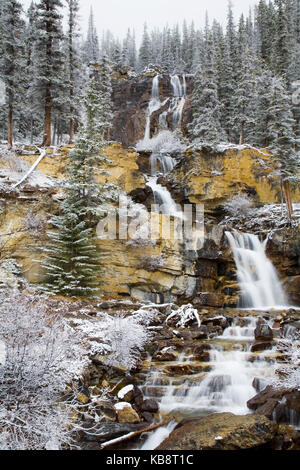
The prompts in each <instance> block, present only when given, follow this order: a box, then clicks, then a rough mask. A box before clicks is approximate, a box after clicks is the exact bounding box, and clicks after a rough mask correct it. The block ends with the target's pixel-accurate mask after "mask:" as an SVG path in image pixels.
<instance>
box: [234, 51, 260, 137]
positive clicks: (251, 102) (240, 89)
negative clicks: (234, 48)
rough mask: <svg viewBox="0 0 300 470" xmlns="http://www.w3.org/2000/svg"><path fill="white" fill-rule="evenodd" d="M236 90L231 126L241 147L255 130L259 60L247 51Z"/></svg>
mask: <svg viewBox="0 0 300 470" xmlns="http://www.w3.org/2000/svg"><path fill="white" fill-rule="evenodd" d="M242 64H243V65H242V69H241V70H240V73H239V75H238V80H237V84H236V89H235V91H234V93H233V97H232V116H231V125H232V128H233V131H234V132H235V140H236V142H238V143H239V144H240V145H242V144H244V143H245V141H247V142H250V141H251V136H252V135H253V132H254V129H255V93H256V71H257V67H258V64H257V59H256V58H255V57H254V56H253V55H252V54H251V53H250V52H249V50H247V51H246V52H245V53H244V57H243V59H242Z"/></svg>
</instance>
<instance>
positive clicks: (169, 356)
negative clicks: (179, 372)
mask: <svg viewBox="0 0 300 470" xmlns="http://www.w3.org/2000/svg"><path fill="white" fill-rule="evenodd" d="M176 357H177V356H176V352H175V349H174V348H172V347H166V348H163V349H162V350H160V351H158V352H157V353H155V354H154V356H153V358H152V359H153V361H162V362H168V361H175V360H176Z"/></svg>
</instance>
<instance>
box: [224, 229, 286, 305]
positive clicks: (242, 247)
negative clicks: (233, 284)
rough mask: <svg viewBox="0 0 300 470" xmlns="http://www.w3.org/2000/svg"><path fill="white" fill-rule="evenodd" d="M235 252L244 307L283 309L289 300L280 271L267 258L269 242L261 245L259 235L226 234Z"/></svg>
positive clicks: (241, 300)
mask: <svg viewBox="0 0 300 470" xmlns="http://www.w3.org/2000/svg"><path fill="white" fill-rule="evenodd" d="M226 236H227V238H228V240H229V243H230V246H231V249H232V251H233V255H234V259H235V263H236V267H237V277H238V282H239V286H240V289H241V293H242V296H241V299H240V303H239V307H242V308H258V309H259V308H262V309H266V308H272V307H273V308H274V307H275V308H280V307H286V306H287V301H286V298H285V295H284V292H283V289H282V286H281V284H280V280H279V278H278V275H277V272H276V269H275V267H274V266H273V264H272V263H271V261H270V260H269V259H268V258H267V256H266V252H265V248H266V242H267V240H266V241H265V242H264V243H261V242H260V241H259V238H258V237H257V236H256V235H251V234H248V233H238V232H234V233H233V234H232V233H230V232H226Z"/></svg>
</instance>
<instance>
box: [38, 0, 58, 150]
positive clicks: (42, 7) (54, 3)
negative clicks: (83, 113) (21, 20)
mask: <svg viewBox="0 0 300 470" xmlns="http://www.w3.org/2000/svg"><path fill="white" fill-rule="evenodd" d="M61 7H62V2H61V0H40V2H39V3H38V4H37V18H36V31H37V38H36V41H35V44H34V53H33V62H34V81H33V84H32V86H31V94H32V96H33V97H34V99H35V102H36V104H37V106H38V107H42V108H43V109H44V137H43V143H42V145H44V146H49V145H51V143H52V130H51V125H52V113H53V108H54V106H55V104H56V97H57V96H58V94H59V90H60V88H61V87H62V71H63V64H64V61H65V60H64V57H63V53H62V40H63V32H62V15H61V13H60V9H61Z"/></svg>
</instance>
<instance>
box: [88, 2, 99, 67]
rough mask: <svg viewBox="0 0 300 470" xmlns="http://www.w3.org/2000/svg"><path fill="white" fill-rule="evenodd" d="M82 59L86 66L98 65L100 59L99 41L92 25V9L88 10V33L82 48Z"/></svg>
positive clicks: (93, 24)
mask: <svg viewBox="0 0 300 470" xmlns="http://www.w3.org/2000/svg"><path fill="white" fill-rule="evenodd" d="M84 58H85V62H86V63H87V64H88V65H89V64H96V63H98V62H99V58H100V48H99V39H98V34H97V30H96V27H95V23H94V12H93V9H92V8H91V10H90V17H89V26H88V33H87V38H86V42H85V46H84Z"/></svg>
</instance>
